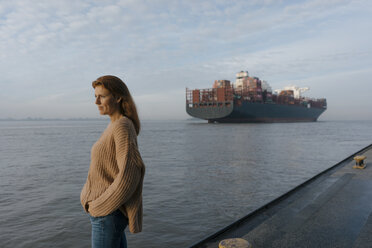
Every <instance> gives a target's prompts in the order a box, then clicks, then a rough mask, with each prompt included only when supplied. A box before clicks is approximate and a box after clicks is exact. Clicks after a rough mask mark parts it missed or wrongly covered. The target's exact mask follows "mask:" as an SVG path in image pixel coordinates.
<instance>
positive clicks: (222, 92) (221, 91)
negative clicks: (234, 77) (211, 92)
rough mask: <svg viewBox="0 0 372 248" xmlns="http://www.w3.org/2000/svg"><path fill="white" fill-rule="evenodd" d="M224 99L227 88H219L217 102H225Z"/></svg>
mask: <svg viewBox="0 0 372 248" xmlns="http://www.w3.org/2000/svg"><path fill="white" fill-rule="evenodd" d="M224 101H225V89H224V88H217V102H224Z"/></svg>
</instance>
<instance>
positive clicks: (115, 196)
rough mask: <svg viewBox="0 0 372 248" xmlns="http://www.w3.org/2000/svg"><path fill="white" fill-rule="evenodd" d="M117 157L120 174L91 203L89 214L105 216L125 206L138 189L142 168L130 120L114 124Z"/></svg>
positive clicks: (135, 136)
mask: <svg viewBox="0 0 372 248" xmlns="http://www.w3.org/2000/svg"><path fill="white" fill-rule="evenodd" d="M113 125H114V126H113V138H114V144H115V156H116V161H117V165H118V170H119V172H118V173H117V175H116V176H115V178H114V180H113V182H112V184H111V185H110V186H109V187H108V188H107V189H106V190H105V192H103V194H102V195H100V196H99V197H98V198H97V199H95V200H93V201H91V202H90V203H89V210H88V211H89V213H90V214H91V215H92V216H94V217H98V216H105V215H108V214H110V213H112V212H113V211H115V210H116V209H118V208H119V207H120V206H122V205H123V204H125V203H126V202H127V201H128V200H129V199H130V197H131V196H132V195H133V193H134V192H135V190H136V189H137V186H138V183H140V180H141V168H140V167H139V166H137V163H136V158H137V154H139V153H138V150H137V149H138V148H137V135H136V132H135V129H134V126H133V124H132V122H131V121H130V120H128V119H124V120H123V121H121V120H120V121H118V122H117V123H114V124H113Z"/></svg>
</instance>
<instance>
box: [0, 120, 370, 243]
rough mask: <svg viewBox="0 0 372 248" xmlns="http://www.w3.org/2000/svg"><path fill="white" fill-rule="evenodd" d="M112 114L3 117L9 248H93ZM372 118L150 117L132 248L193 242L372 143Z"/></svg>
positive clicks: (0, 236)
mask: <svg viewBox="0 0 372 248" xmlns="http://www.w3.org/2000/svg"><path fill="white" fill-rule="evenodd" d="M107 124H108V122H107V121H2V122H0V138H1V139H0V159H1V160H0V199H1V200H0V247H2V248H6V247H9V248H15V247H33V248H37V247H90V222H89V218H88V216H87V215H86V214H85V213H84V211H83V209H82V207H81V206H80V200H79V197H80V190H81V188H82V186H83V184H84V182H85V179H86V176H87V172H88V167H89V158H90V149H91V146H92V145H93V143H94V142H95V141H96V140H97V139H98V137H99V136H100V134H101V132H102V131H103V130H104V129H105V127H106V126H107ZM371 134H372V122H371V121H364V122H357V121H355V122H351V121H348V122H316V123H283V124H207V123H205V122H200V121H147V122H146V121H145V122H143V126H142V133H141V134H140V136H139V137H138V138H139V140H138V141H139V146H140V152H141V154H142V156H143V159H144V161H145V164H146V176H145V182H144V227H143V232H142V233H140V234H135V235H133V234H129V233H128V235H127V238H128V243H129V247H137V248H140V247H153V248H157V247H159V248H160V247H162V248H163V247H188V246H190V245H192V244H194V243H195V242H197V241H198V240H200V239H202V238H204V237H206V236H207V235H209V234H211V233H213V232H215V231H217V230H219V229H221V228H223V227H224V226H226V225H228V224H230V223H231V222H233V221H235V220H237V219H238V218H240V217H242V216H245V215H246V214H247V213H249V212H250V211H252V210H254V209H256V208H257V207H260V206H262V205H263V204H265V203H267V202H269V201H271V200H273V199H274V198H276V197H278V196H279V195H281V194H283V193H285V192H287V191H289V190H290V189H291V188H293V187H294V186H296V185H298V184H300V183H301V182H303V181H305V180H307V179H308V178H310V177H312V176H314V175H315V174H317V173H319V172H321V171H322V170H324V169H326V168H328V167H330V166H332V165H334V164H336V163H337V162H339V161H341V160H342V159H344V158H346V157H347V156H349V155H350V154H352V153H354V152H356V151H357V150H360V149H362V148H363V147H365V146H367V145H369V144H370V143H372V142H371V140H372V139H371V138H372V135H371Z"/></svg>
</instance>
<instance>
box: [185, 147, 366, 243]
mask: <svg viewBox="0 0 372 248" xmlns="http://www.w3.org/2000/svg"><path fill="white" fill-rule="evenodd" d="M357 154H358V155H365V156H366V157H367V159H366V162H367V163H366V165H367V166H366V168H365V169H353V168H352V167H353V165H354V164H355V161H353V157H354V155H357ZM357 154H354V155H352V156H350V157H349V158H347V159H345V160H343V161H341V162H340V163H338V164H336V165H335V166H333V167H332V168H330V169H328V170H326V171H324V172H322V173H321V174H319V175H317V176H315V177H314V178H312V179H310V180H309V181H307V182H305V183H304V184H302V185H300V186H298V187H296V188H295V189H293V190H292V191H290V192H288V193H287V194H285V195H283V196H281V197H279V198H278V199H276V200H274V201H273V202H271V203H269V204H267V205H265V206H263V207H261V208H260V209H258V210H256V211H254V212H252V213H251V214H249V215H247V216H246V217H244V218H242V219H241V220H239V221H237V222H235V223H233V224H231V225H230V226H228V227H226V228H224V229H222V230H220V231H219V232H217V233H216V234H214V235H212V236H210V237H208V238H206V239H205V240H202V241H200V242H199V243H197V244H195V245H193V246H192V247H208V248H209V247H214V248H216V247H218V243H219V242H220V241H221V240H223V239H227V238H243V239H245V240H247V241H249V242H250V243H251V244H252V246H253V247H255V248H258V247H348V248H350V247H355V248H361V247H372V163H371V162H369V163H368V161H372V145H370V146H368V147H366V148H365V149H363V150H362V151H360V152H358V153H357Z"/></svg>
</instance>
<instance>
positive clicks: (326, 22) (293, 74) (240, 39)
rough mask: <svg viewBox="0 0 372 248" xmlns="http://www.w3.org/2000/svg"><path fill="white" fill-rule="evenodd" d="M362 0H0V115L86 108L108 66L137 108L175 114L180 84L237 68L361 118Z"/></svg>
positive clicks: (367, 60)
mask: <svg viewBox="0 0 372 248" xmlns="http://www.w3.org/2000/svg"><path fill="white" fill-rule="evenodd" d="M371 30H372V1H369V0H360V1H359V0H355V1H343V0H308V1H280V0H276V1H274V0H272V1H271V0H252V1H249V0H241V1H240V0H236V1H228V0H226V1H219V0H215V1H196V0H195V1H194V0H188V1H186V0H185V1H172V0H169V1H166V0H151V1H141V0H133V1H132V0H124V1H120V0H118V1H114V0H112V1H111V0H100V1H92V0H87V1H85V0H65V1H60V0H45V1H39V0H35V1H29V0H14V1H5V0H0V86H1V91H0V118H26V117H32V118H95V117H99V113H98V110H97V107H96V106H95V104H94V100H95V99H94V90H93V88H92V87H91V82H92V81H94V80H95V79H96V78H97V77H99V76H102V75H108V74H110V75H116V76H118V77H120V78H121V79H122V80H123V81H124V82H125V83H126V84H127V86H128V88H129V90H130V91H131V94H132V96H133V98H134V100H135V102H136V105H137V108H138V112H139V115H140V118H141V119H144V120H150V119H157V120H163V119H187V118H189V116H188V115H187V114H186V111H185V88H186V87H188V88H191V89H194V88H210V87H212V84H213V82H214V80H216V79H228V80H231V81H235V74H236V73H237V72H239V71H242V70H244V71H246V70H247V71H248V72H249V74H250V75H251V76H257V77H259V78H260V79H263V80H266V81H268V83H269V84H270V85H271V87H272V88H273V89H280V88H283V87H285V86H287V85H297V86H300V87H309V88H310V90H309V91H307V92H306V93H304V95H305V96H308V97H314V98H326V99H327V103H328V109H327V111H326V112H324V113H323V114H322V116H321V117H320V120H372V97H371V94H372V81H371V78H372V31H371Z"/></svg>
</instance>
